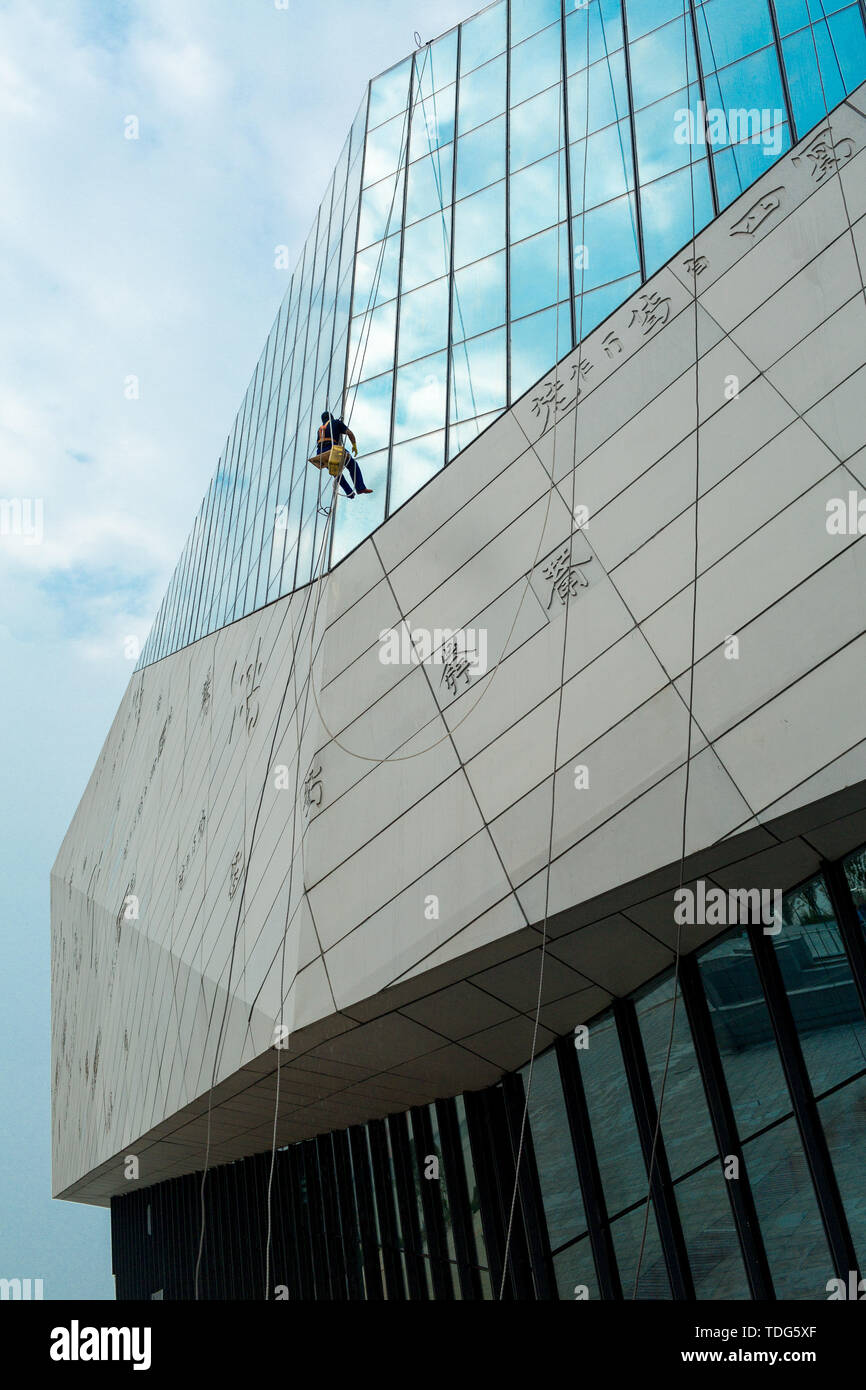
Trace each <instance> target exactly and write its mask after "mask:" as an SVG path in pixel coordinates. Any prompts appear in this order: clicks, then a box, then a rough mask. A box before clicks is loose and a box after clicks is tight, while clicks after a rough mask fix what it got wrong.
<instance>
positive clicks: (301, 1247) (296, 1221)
mask: <svg viewBox="0 0 866 1390" xmlns="http://www.w3.org/2000/svg"><path fill="white" fill-rule="evenodd" d="M286 1156H287V1160H288V1173H287V1176H288V1183H289V1202H290V1206H291V1209H292V1212H293V1219H292V1234H293V1237H294V1243H295V1261H296V1263H297V1267H298V1297H299V1298H301V1299H313V1298H315V1296H316V1286H315V1282H314V1279H313V1263H312V1235H311V1232H310V1231H309V1222H308V1220H307V1215H306V1213H307V1210H308V1207H307V1204H305V1202H304V1199H303V1196H302V1193H301V1181H302V1179H303V1175H304V1170H303V1154H302V1152H301V1145H300V1144H293V1145H292V1147H291V1148H290V1149H289V1150H288V1152H287V1155H286Z"/></svg>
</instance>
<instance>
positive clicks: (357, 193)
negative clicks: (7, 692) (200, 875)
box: [139, 0, 866, 665]
mask: <svg viewBox="0 0 866 1390" xmlns="http://www.w3.org/2000/svg"><path fill="white" fill-rule="evenodd" d="M864 79H866V30H864V8H863V4H862V3H861V0H854V3H852V2H851V0H848V3H844V0H585V2H584V0H496V3H494V4H492V5H489V6H488V7H487V8H486V9H485V10H483V11H481V13H479V14H477V15H475V16H474V17H473V18H471V19H467V20H466V22H465V23H463V24H461V25H459V26H458V28H457V29H454V30H452V31H451V32H450V33H448V34H445V35H444V36H443V37H442V38H440V39H437V40H436V41H435V42H433V43H431V44H430V45H428V46H427V47H425V48H422V49H419V50H418V52H416V53H415V54H414V55H413V56H412V57H411V58H407V59H405V60H404V61H403V62H401V63H398V64H397V65H396V66H395V67H393V68H391V69H390V70H389V71H388V72H386V73H383V74H382V75H381V76H380V77H377V78H375V79H374V80H373V81H372V82H371V83H370V84H369V87H368V90H367V93H366V95H365V97H364V100H363V102H362V104H361V107H360V110H359V111H358V114H357V117H356V119H355V122H354V124H353V126H352V129H351V131H350V134H349V137H348V139H347V141H346V144H345V146H344V147H343V150H342V153H341V155H340V158H339V160H338V162H337V167H336V169H335V171H334V174H333V176H332V178H331V181H330V183H329V185H328V188H327V191H326V193H325V197H324V199H323V201H322V205H321V207H320V208H319V212H318V215H317V218H316V224H315V226H314V227H313V229H312V230H311V232H310V235H309V237H308V239H307V242H306V244H305V246H304V249H303V253H302V255H301V258H300V261H299V263H298V265H297V267H296V269H295V272H294V275H293V276H292V279H291V283H290V287H289V289H288V291H287V293H286V296H285V298H284V300H283V303H282V305H281V307H280V311H279V313H278V315H277V318H276V322H275V323H274V326H273V328H272V330H271V332H270V334H269V335H268V340H267V342H266V344H265V347H264V350H263V352H262V355H261V358H260V359H259V362H258V364H257V366H256V369H255V372H254V374H253V379H252V381H251V383H250V386H249V389H248V390H247V393H246V396H245V398H244V401H243V403H242V405H241V408H240V410H239V412H238V415H237V417H236V419H235V421H234V424H233V425H232V428H231V430H230V431H229V434H228V436H227V438H226V442H225V448H224V450H223V454H222V457H221V458H220V460H219V464H218V466H217V470H216V473H215V475H214V479H213V481H212V483H211V485H210V488H209V490H208V494H207V496H206V498H205V500H204V502H203V504H202V508H201V511H200V513H199V516H198V518H197V519H196V522H195V525H194V527H193V530H192V532H191V535H190V538H189V540H188V542H187V545H186V546H185V548H184V551H183V554H182V556H181V559H180V561H179V563H178V566H177V569H176V571H175V573H174V575H173V577H172V580H171V583H170V585H169V589H168V592H167V593H166V596H165V598H164V599H163V602H162V604H161V606H160V608H159V611H158V614H157V617H156V620H155V622H154V625H153V629H152V631H151V633H150V636H149V637H148V640H147V643H146V644H145V647H144V649H143V652H142V655H141V658H140V662H139V665H147V664H148V663H150V662H153V661H156V660H159V659H160V658H161V657H163V656H166V655H168V654H169V653H170V652H173V651H176V650H178V648H180V647H182V646H184V645H186V644H187V643H189V642H192V641H195V640H196V639H197V638H199V637H201V636H203V635H205V634H207V633H210V632H213V631H215V630H216V629H217V628H219V627H221V626H223V625H225V624H226V623H229V622H232V621H234V620H235V619H236V618H239V617H243V616H244V615H246V614H248V613H251V612H253V611H254V610H255V609H257V608H259V607H261V606H262V605H263V604H265V603H269V602H271V601H272V600H274V599H276V598H279V597H281V596H282V595H285V594H288V593H291V592H292V590H293V589H295V588H298V587H300V586H302V585H304V584H307V583H309V582H310V580H311V578H313V577H314V576H316V575H318V574H321V573H323V572H324V570H325V569H326V568H327V567H328V565H329V564H334V563H336V562H337V561H339V560H340V559H341V558H342V557H343V556H344V555H346V554H347V553H348V552H349V551H350V550H352V549H353V548H354V547H355V546H356V545H358V544H359V543H360V542H361V541H362V540H363V539H364V538H365V537H366V536H367V535H369V534H370V532H371V531H373V530H374V529H375V528H376V527H377V526H378V525H379V524H380V523H381V522H382V521H383V520H384V519H385V518H386V517H387V516H389V515H390V514H391V513H392V512H393V511H395V510H396V508H398V507H399V506H401V505H402V504H403V503H404V502H405V501H407V499H408V498H410V497H411V496H412V495H413V494H414V493H415V492H417V490H418V489H419V488H420V487H422V486H423V485H424V484H425V483H426V482H428V481H429V479H430V478H432V477H433V476H434V475H435V473H437V472H438V471H439V470H440V469H441V468H443V467H444V466H445V465H446V463H449V462H450V461H452V460H453V459H455V458H456V456H457V455H458V454H459V453H460V451H461V449H463V448H465V447H466V445H467V444H468V443H470V442H471V440H473V439H474V438H475V437H476V436H477V435H478V434H479V433H480V432H481V431H482V430H483V429H484V428H485V427H486V426H487V425H488V424H490V423H491V422H492V421H493V420H495V419H496V417H497V416H498V415H499V414H501V412H502V411H503V410H504V409H506V408H507V407H508V406H509V405H511V404H512V403H513V402H514V401H515V400H517V399H518V398H519V397H520V396H521V395H522V394H523V393H524V392H525V391H526V390H528V389H529V387H530V386H531V385H533V383H534V382H535V381H537V380H538V378H539V377H540V376H542V375H543V374H544V373H545V372H546V371H547V370H548V369H549V368H550V367H551V366H552V365H553V364H554V362H556V361H557V360H558V359H559V358H561V357H562V356H564V355H565V353H567V352H569V351H570V350H571V348H572V347H573V345H574V343H575V342H576V341H577V340H578V339H579V338H580V337H582V336H583V335H585V334H586V333H588V332H590V331H591V330H592V329H593V328H595V327H596V326H597V325H598V324H599V323H601V322H602V320H603V319H605V318H606V317H607V316H608V314H610V313H612V312H613V310H614V309H615V308H617V306H618V305H620V304H621V303H622V302H623V301H624V300H625V299H627V298H628V296H629V295H630V294H632V293H633V292H634V290H636V289H637V288H638V286H639V285H640V284H641V282H642V281H643V280H644V279H646V277H647V276H649V275H652V274H653V273H654V272H655V271H656V270H658V269H659V268H660V267H661V266H662V265H663V264H664V263H665V262H666V261H667V260H668V259H669V258H670V257H671V256H672V255H673V254H674V253H675V252H676V251H677V250H678V249H679V248H680V247H681V246H683V245H684V244H685V243H686V242H687V241H688V240H689V238H690V237H691V236H692V235H693V232H695V231H700V230H701V228H703V227H704V226H706V225H707V223H708V222H710V221H711V220H712V218H713V217H714V216H715V215H716V214H717V213H718V212H719V211H721V210H722V209H724V208H725V207H727V206H728V205H729V204H730V203H731V202H732V201H733V200H734V199H735V198H737V197H738V196H739V195H740V193H741V192H743V190H744V189H746V188H747V187H748V186H749V185H750V184H751V183H752V182H754V180H755V179H757V178H758V177H759V176H760V175H761V174H762V173H763V172H764V171H765V170H766V169H767V167H768V166H769V165H771V164H772V163H773V162H774V161H775V160H776V159H779V158H780V157H781V156H782V155H783V154H784V152H785V151H786V150H787V149H789V148H790V146H791V144H792V143H793V142H795V141H797V140H799V139H801V138H802V137H803V135H805V134H806V133H807V132H808V131H809V130H810V129H811V128H813V127H814V126H815V125H816V124H817V123H818V122H820V121H821V119H822V118H823V116H824V114H825V113H826V112H827V111H828V110H830V109H832V107H833V106H835V105H836V104H838V103H839V102H840V101H841V100H842V99H843V98H844V96H845V95H846V94H847V93H849V92H851V91H852V90H853V89H854V88H855V87H856V86H857V85H858V84H859V83H860V82H862V81H863V80H864ZM325 409H330V410H332V411H334V412H342V414H343V417H344V418H345V419H347V420H349V421H350V423H351V426H352V428H353V430H354V431H355V433H356V435H357V437H358V440H359V444H360V449H361V455H362V462H363V469H364V476H365V480H366V482H367V485H368V486H369V487H372V489H373V493H372V495H371V496H368V497H365V498H364V499H363V501H361V502H358V503H357V504H353V503H351V502H348V501H345V500H341V502H340V504H339V506H338V509H337V514H336V520H335V526H334V531H333V537H332V539H331V541H330V542H329V543H328V545H327V546H326V545H325V544H324V542H325V540H326V538H325V536H324V532H323V527H324V524H325V523H324V517H323V516H322V514H321V512H320V510H319V503H320V502H321V501H322V499H323V487H324V489H325V493H324V500H325V502H327V500H328V496H329V492H330V479H329V478H328V477H327V475H325V478H324V479H323V477H322V475H321V473H320V472H319V471H318V470H317V469H314V468H312V467H311V466H310V465H309V463H308V458H309V455H310V453H311V451H312V444H313V440H314V438H315V431H316V428H317V426H318V423H319V418H320V415H321V412H322V411H323V410H325ZM326 550H327V551H330V553H326Z"/></svg>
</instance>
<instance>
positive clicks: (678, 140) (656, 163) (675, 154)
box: [635, 85, 704, 183]
mask: <svg viewBox="0 0 866 1390" xmlns="http://www.w3.org/2000/svg"><path fill="white" fill-rule="evenodd" d="M699 102H700V88H699V87H698V86H697V85H695V86H693V87H692V89H691V92H690V94H689V98H687V96H686V92H685V89H683V90H682V91H681V92H677V93H676V94H675V95H674V96H672V97H667V98H666V99H665V100H664V101H657V102H655V103H654V104H653V105H652V106H648V107H647V108H646V110H644V111H638V113H637V115H636V116H635V135H636V138H637V160H638V171H639V175H640V181H641V183H649V182H650V181H651V180H652V179H657V178H660V177H661V176H662V175H663V174H669V173H671V172H672V171H673V170H675V169H681V168H682V167H683V165H684V164H688V163H689V162H690V161H691V160H697V159H699V158H700V157H701V155H702V154H703V153H704V146H703V144H698V145H695V144H693V143H692V142H691V140H690V138H689V137H690V136H691V135H693V134H695V133H698V132H700V134H701V135H702V134H703V120H702V116H703V113H702V111H701V109H700V106H699ZM690 112H691V115H690Z"/></svg>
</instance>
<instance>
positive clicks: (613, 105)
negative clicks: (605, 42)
mask: <svg viewBox="0 0 866 1390" xmlns="http://www.w3.org/2000/svg"><path fill="white" fill-rule="evenodd" d="M587 84H588V85H589V129H590V131H593V130H601V129H602V128H603V127H604V126H606V125H610V124H611V123H612V122H613V121H617V120H620V119H621V118H622V117H623V116H627V115H628V83H627V82H626V75H625V59H624V57H623V54H622V53H615V54H614V55H613V57H612V58H611V60H610V62H604V63H595V64H594V65H593V66H592V67H591V68H590V69H589V76H588V78H587V71H586V70H584V71H583V72H579V73H576V74H575V75H574V76H573V77H570V78H569V79H568V133H569V136H570V138H571V139H572V140H577V139H578V138H579V137H581V136H582V135H583V134H584V133H585V131H586V129H587V105H586V89H587Z"/></svg>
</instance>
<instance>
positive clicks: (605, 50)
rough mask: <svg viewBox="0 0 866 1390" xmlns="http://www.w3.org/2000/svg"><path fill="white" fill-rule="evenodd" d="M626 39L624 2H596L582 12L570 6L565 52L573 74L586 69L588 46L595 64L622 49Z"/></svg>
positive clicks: (593, 0) (566, 8)
mask: <svg viewBox="0 0 866 1390" xmlns="http://www.w3.org/2000/svg"><path fill="white" fill-rule="evenodd" d="M587 21H588V22H589V34H588V35H587ZM622 37H623V36H622V7H621V4H620V0H592V3H590V4H589V5H587V6H585V7H582V8H579V9H578V8H576V7H575V6H573V5H571V4H568V3H566V7H565V49H566V63H567V64H568V71H569V72H570V73H571V72H578V71H579V70H580V69H581V68H585V67H586V62H587V46H588V48H589V61H590V63H595V62H598V60H599V59H601V58H607V57H609V55H610V54H611V53H613V52H615V51H616V49H618V48H622ZM631 37H632V38H636V37H637V35H636V34H632V35H631Z"/></svg>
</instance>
